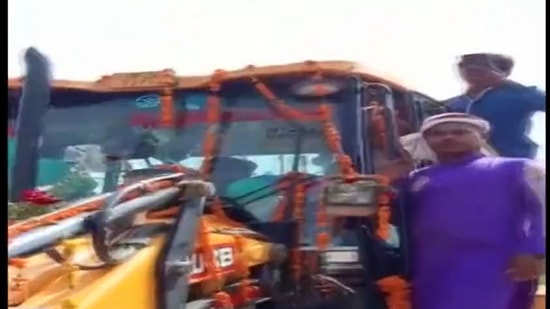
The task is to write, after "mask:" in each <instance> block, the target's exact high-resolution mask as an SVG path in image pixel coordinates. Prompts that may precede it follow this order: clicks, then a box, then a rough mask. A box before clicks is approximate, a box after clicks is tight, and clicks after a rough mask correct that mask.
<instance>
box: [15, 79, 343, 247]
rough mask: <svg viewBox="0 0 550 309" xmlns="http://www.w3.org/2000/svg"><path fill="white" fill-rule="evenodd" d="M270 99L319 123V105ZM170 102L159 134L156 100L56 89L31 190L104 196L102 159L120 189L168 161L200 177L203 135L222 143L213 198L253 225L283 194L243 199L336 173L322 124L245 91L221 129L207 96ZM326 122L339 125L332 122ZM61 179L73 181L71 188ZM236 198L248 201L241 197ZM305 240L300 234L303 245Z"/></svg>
mask: <svg viewBox="0 0 550 309" xmlns="http://www.w3.org/2000/svg"><path fill="white" fill-rule="evenodd" d="M275 92H277V95H278V96H279V97H280V98H282V99H284V100H285V102H286V103H287V104H289V105H291V106H292V107H293V108H295V109H299V110H301V111H302V112H303V113H304V114H309V115H318V112H319V104H318V103H319V102H318V101H315V102H314V101H313V100H306V99H303V98H297V97H293V96H292V95H290V94H288V91H284V89H283V90H282V91H281V90H280V89H276V88H275ZM342 92H346V91H342ZM351 97H352V95H351V93H349V94H347V93H341V94H338V95H335V96H333V97H331V98H327V99H326V100H325V102H326V103H328V104H331V105H332V106H334V107H335V108H334V110H338V108H337V107H338V106H343V105H344V104H340V103H342V102H343V101H345V100H348V99H349V98H351ZM174 99H175V103H176V126H175V128H170V129H166V128H160V126H158V119H159V108H160V98H159V96H158V95H157V94H155V93H90V92H82V91H72V90H56V91H54V93H53V95H52V102H51V104H52V107H51V108H50V109H49V110H48V112H47V113H46V114H45V115H44V120H43V134H42V139H41V145H40V158H39V162H38V167H39V171H38V175H37V177H38V179H37V185H38V186H39V187H44V186H45V187H49V188H52V187H55V186H60V184H64V185H65V186H66V185H68V184H69V183H72V184H73V185H74V186H75V187H76V188H68V189H67V188H62V189H63V190H65V191H64V192H63V194H62V195H63V196H62V198H64V199H65V200H67V199H69V200H71V199H77V198H83V197H87V196H90V195H93V194H98V193H101V192H103V191H104V187H103V184H104V182H105V175H106V169H107V168H106V165H105V164H104V162H105V157H116V158H120V159H121V161H122V173H120V177H119V179H118V183H119V184H121V183H122V181H123V179H124V174H125V173H124V172H125V171H128V170H139V169H145V168H152V167H155V166H156V165H160V164H174V163H179V164H181V165H183V166H185V167H188V168H195V169H198V168H199V167H200V166H201V164H202V162H203V160H204V152H203V150H204V149H203V143H204V138H205V135H206V133H207V132H208V130H215V131H216V132H217V134H218V135H219V136H220V144H219V145H218V151H217V157H216V160H215V161H214V164H213V169H212V174H211V181H212V182H213V183H214V184H215V186H216V191H217V194H218V195H220V196H222V197H227V198H231V199H235V200H237V201H238V202H239V203H241V204H242V205H244V207H245V208H246V210H248V211H249V212H250V213H251V214H252V215H254V216H255V217H256V218H257V219H258V220H260V221H270V220H272V215H273V211H274V209H275V207H276V205H277V203H278V199H279V198H280V193H279V192H275V191H274V190H273V191H272V194H269V193H268V194H265V193H264V194H262V196H254V194H252V195H250V193H254V192H255V191H257V190H258V189H260V188H265V187H269V186H270V185H272V184H275V183H276V182H277V180H279V179H280V177H281V176H282V175H285V174H287V173H288V172H291V171H293V172H301V173H306V174H309V175H311V176H312V177H315V176H327V175H331V174H333V173H336V172H337V171H338V169H337V166H336V165H335V163H334V162H333V156H332V155H333V154H332V153H331V151H330V149H329V147H328V145H327V144H326V141H325V138H324V136H323V132H322V130H321V128H322V126H321V123H320V121H319V120H317V119H312V120H311V121H300V122H298V123H296V122H292V121H288V120H286V119H284V118H283V117H282V116H281V115H280V114H279V113H278V112H277V111H276V110H275V109H273V108H272V107H271V106H270V104H269V102H267V101H266V99H265V98H264V97H263V96H262V95H260V94H259V93H257V92H256V90H255V89H254V88H252V87H251V86H250V85H248V87H235V89H232V88H230V89H229V90H225V89H224V91H222V94H221V96H220V99H221V100H220V102H221V111H222V122H221V123H219V124H217V125H212V124H209V123H207V121H206V119H207V113H208V110H207V104H206V102H207V99H208V93H206V92H199V91H195V92H190V91H179V92H177V93H176V95H175V97H174ZM10 105H11V104H10ZM12 106H13V105H12ZM14 118H15V117H12V121H11V125H13V119H14ZM312 118H313V117H312ZM333 121H334V122H335V124H336V126H337V127H338V126H340V125H341V124H340V123H339V118H338V117H333ZM8 125H9V126H10V124H8ZM10 131H12V132H13V127H12V128H11V130H10ZM11 141H12V142H14V140H13V139H12V140H11ZM12 154H13V152H12ZM8 160H10V159H9V158H8ZM12 160H13V158H12ZM68 177H72V178H71V181H69V182H68V181H66V180H67V178H68ZM63 190H62V191H63ZM58 191H59V190H58ZM310 191H311V190H310ZM313 191H315V190H313ZM319 193H320V192H318V191H316V192H310V193H308V198H307V205H306V217H307V219H306V221H307V222H309V223H310V225H312V228H311V229H306V234H311V233H313V230H314V229H313V225H314V224H315V213H316V209H317V205H318V204H319V197H320V194H319ZM243 196H247V198H246V199H244V200H243V199H240V197H243ZM307 222H306V225H308V224H307ZM307 230H310V231H311V233H308V232H307ZM312 237H313V235H309V236H307V235H306V237H305V239H306V242H309V241H307V239H310V240H311V238H312Z"/></svg>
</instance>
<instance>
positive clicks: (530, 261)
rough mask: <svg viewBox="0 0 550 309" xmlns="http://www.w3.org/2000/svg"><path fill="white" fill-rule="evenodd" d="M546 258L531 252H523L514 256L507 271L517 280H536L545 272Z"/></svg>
mask: <svg viewBox="0 0 550 309" xmlns="http://www.w3.org/2000/svg"><path fill="white" fill-rule="evenodd" d="M544 264H545V263H544V259H543V258H541V257H539V256H535V255H530V254H521V255H517V256H515V257H513V258H512V261H511V263H510V267H509V268H508V270H507V271H506V273H507V274H508V275H510V276H512V278H513V279H514V280H515V281H528V280H534V279H537V278H538V277H540V276H542V275H543V274H544V268H545V265H544Z"/></svg>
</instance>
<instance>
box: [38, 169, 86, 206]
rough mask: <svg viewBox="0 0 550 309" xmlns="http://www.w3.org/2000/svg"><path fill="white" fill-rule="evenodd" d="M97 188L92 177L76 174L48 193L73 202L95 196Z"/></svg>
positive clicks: (68, 176) (69, 175)
mask: <svg viewBox="0 0 550 309" xmlns="http://www.w3.org/2000/svg"><path fill="white" fill-rule="evenodd" d="M96 187H97V182H96V181H95V180H94V179H93V178H92V177H90V176H88V175H87V174H82V173H77V172H74V173H70V174H68V175H67V176H66V177H65V179H63V180H62V181H60V182H58V183H57V184H55V185H54V186H53V188H51V189H50V190H48V193H50V194H51V195H53V196H55V197H57V198H60V199H62V200H64V201H71V200H75V199H80V198H85V197H88V196H91V195H93V194H94V192H93V191H94V189H95V188H96Z"/></svg>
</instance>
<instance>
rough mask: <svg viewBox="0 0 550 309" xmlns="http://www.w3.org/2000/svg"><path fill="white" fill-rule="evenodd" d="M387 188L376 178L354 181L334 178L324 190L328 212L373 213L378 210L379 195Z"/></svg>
mask: <svg viewBox="0 0 550 309" xmlns="http://www.w3.org/2000/svg"><path fill="white" fill-rule="evenodd" d="M385 188H386V186H385V185H384V184H383V183H382V182H380V181H379V180H378V179H376V178H369V177H364V178H358V179H356V180H354V181H353V182H348V181H345V180H344V179H342V178H332V179H330V180H329V183H328V184H327V186H326V187H325V190H324V196H323V199H324V202H325V207H326V212H327V214H329V215H333V216H343V217H364V216H369V215H372V214H374V213H376V211H377V208H378V197H379V196H380V194H381V193H383V192H384V191H385Z"/></svg>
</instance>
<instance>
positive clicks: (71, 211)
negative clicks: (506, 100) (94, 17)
mask: <svg viewBox="0 0 550 309" xmlns="http://www.w3.org/2000/svg"><path fill="white" fill-rule="evenodd" d="M25 59H26V63H27V74H26V76H25V77H24V78H20V79H12V80H9V83H8V100H9V110H10V118H9V120H8V129H9V130H8V131H9V132H11V136H10V143H11V147H13V148H12V149H9V150H8V151H9V152H10V153H9V156H8V158H9V159H8V160H9V162H8V164H9V166H10V171H9V173H10V177H11V178H10V181H9V187H10V203H9V207H10V209H29V210H33V209H34V210H36V209H40V210H43V211H42V212H41V215H38V216H32V217H28V216H26V217H25V216H24V215H22V214H21V213H22V212H17V213H18V214H19V215H18V216H19V217H15V218H12V219H13V220H14V223H13V224H11V225H9V226H8V259H9V262H8V282H9V287H8V307H9V308H52V309H53V308H79V309H87V308H90V309H91V308H105V309H118V308H120V309H122V308H142V309H155V308H158V309H182V308H186V309H190V308H352V307H353V308H373V309H385V308H387V309H398V308H399V309H405V308H410V303H409V300H408V297H409V294H408V290H409V285H408V282H407V280H408V266H407V265H408V264H407V233H406V231H407V228H406V220H405V218H406V212H404V211H403V209H404V207H403V204H404V203H405V197H403V196H402V194H401V193H400V192H399V191H398V190H396V188H397V187H396V186H395V183H396V182H398V181H399V179H398V177H399V175H400V172H399V169H407V168H412V166H413V164H415V162H413V161H414V160H413V158H411V156H410V154H409V153H407V151H406V149H404V148H403V147H402V146H401V144H400V143H399V137H400V136H402V135H406V134H409V133H413V132H416V130H417V129H418V127H419V125H420V123H421V121H422V120H423V118H424V117H426V116H429V115H432V114H436V113H440V112H443V111H444V107H443V106H442V105H440V104H439V103H438V102H436V101H435V100H434V99H432V98H430V97H428V96H426V95H423V94H421V93H418V92H415V91H413V90H412V89H410V88H408V87H406V86H404V85H403V84H401V83H398V82H395V81H394V80H392V79H389V78H386V77H382V76H381V75H375V74H374V73H373V72H372V71H370V70H367V69H365V68H363V67H361V66H358V65H357V64H354V63H350V62H344V61H321V62H314V61H306V62H303V63H296V64H288V65H279V66H268V67H253V66H249V67H247V68H245V69H242V70H237V71H222V70H218V71H216V72H214V73H213V74H212V75H210V76H187V77H178V76H176V75H175V73H174V72H173V71H171V70H164V71H160V72H144V73H120V74H113V75H110V76H105V77H102V78H101V79H100V80H98V81H97V82H75V81H57V80H53V81H52V80H51V79H50V73H49V64H48V61H47V60H46V58H45V57H44V56H43V55H41V54H40V53H39V52H38V51H37V50H35V49H29V50H28V51H27V53H26V58H25ZM10 158H11V159H10ZM82 181H85V183H86V185H82Z"/></svg>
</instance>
